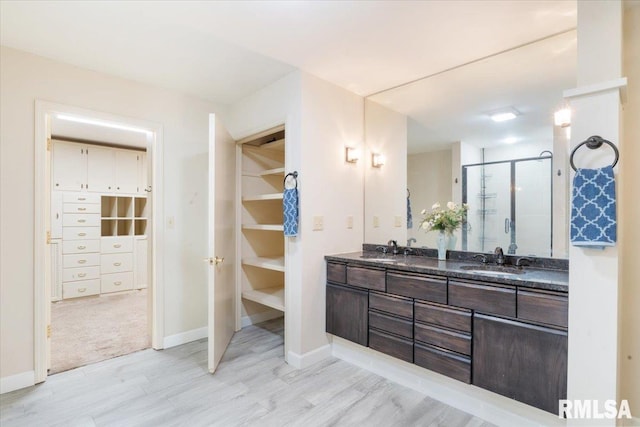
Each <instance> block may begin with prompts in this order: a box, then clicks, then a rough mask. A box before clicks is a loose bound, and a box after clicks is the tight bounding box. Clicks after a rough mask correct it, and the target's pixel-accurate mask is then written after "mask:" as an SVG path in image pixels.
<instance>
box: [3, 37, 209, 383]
mask: <svg viewBox="0 0 640 427" xmlns="http://www.w3.org/2000/svg"><path fill="white" fill-rule="evenodd" d="M0 67H1V68H0V87H1V88H2V97H1V104H0V122H1V123H2V127H1V130H0V141H1V143H0V162H1V168H0V174H1V176H0V189H1V199H0V200H1V205H0V235H1V236H2V240H1V242H0V328H1V334H0V376H1V377H2V378H5V377H9V376H14V375H18V374H21V373H24V372H29V371H32V370H33V369H34V358H33V357H34V354H33V351H34V350H33V348H34V336H33V329H34V324H33V317H34V300H33V298H34V276H33V267H34V260H33V257H34V242H33V239H34V215H33V210H34V173H35V171H34V104H35V100H36V99H42V100H46V101H51V102H56V103H61V104H67V105H72V106H76V107H82V108H86V109H90V110H95V111H102V112H107V113H111V114H115V115H120V116H126V117H132V118H137V119H143V120H147V121H150V122H155V123H160V124H162V125H163V130H164V159H165V161H164V185H165V191H164V213H165V216H173V217H175V228H174V229H167V230H165V235H164V236H165V240H164V242H165V246H164V248H163V249H162V250H163V251H164V254H163V256H164V260H165V262H164V265H163V266H160V272H161V274H164V283H165V301H166V304H165V318H164V330H165V335H166V336H171V335H175V334H179V333H182V332H185V331H189V330H193V329H198V328H201V327H203V326H205V325H206V310H207V305H206V304H204V303H203V301H206V296H207V283H206V278H207V267H206V265H205V264H204V263H203V262H202V259H203V258H204V257H206V256H207V235H206V233H205V232H203V230H206V229H207V169H208V167H207V153H208V114H209V113H211V112H216V111H220V110H221V108H220V107H219V106H217V105H215V104H213V103H211V102H208V101H204V100H201V99H198V98H195V97H192V96H185V95H182V94H179V93H177V92H174V91H169V90H164V89H160V88H155V87H152V86H149V85H145V84H141V83H137V82H134V81H129V80H124V79H121V78H117V77H112V76H109V75H106V74H102V73H97V72H93V71H89V70H85V69H81V68H77V67H73V66H70V65H66V64H63V63H60V62H56V61H52V60H48V59H45V58H42V57H38V56H35V55H31V54H27V53H24V52H20V51H17V50H13V49H9V48H5V47H2V48H1V50H0Z"/></svg>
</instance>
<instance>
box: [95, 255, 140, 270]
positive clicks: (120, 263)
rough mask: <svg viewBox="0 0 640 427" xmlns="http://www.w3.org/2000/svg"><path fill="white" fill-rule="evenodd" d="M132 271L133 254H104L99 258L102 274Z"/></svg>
mask: <svg viewBox="0 0 640 427" xmlns="http://www.w3.org/2000/svg"><path fill="white" fill-rule="evenodd" d="M132 270H133V254H132V253H128V254H106V255H102V256H101V257H100V271H101V272H102V274H108V273H121V272H123V271H132Z"/></svg>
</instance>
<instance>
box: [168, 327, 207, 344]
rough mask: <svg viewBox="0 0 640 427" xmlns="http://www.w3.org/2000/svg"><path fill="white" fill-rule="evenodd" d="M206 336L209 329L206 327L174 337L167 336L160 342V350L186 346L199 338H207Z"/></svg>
mask: <svg viewBox="0 0 640 427" xmlns="http://www.w3.org/2000/svg"><path fill="white" fill-rule="evenodd" d="M208 335H209V329H208V328H207V327H206V326H204V327H202V328H198V329H191V330H190V331H185V332H181V333H179V334H175V335H169V336H168V337H164V339H163V340H162V344H163V346H162V348H171V347H175V346H177V345H182V344H186V343H188V342H191V341H195V340H199V339H201V338H207V336H208Z"/></svg>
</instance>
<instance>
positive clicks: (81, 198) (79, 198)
mask: <svg viewBox="0 0 640 427" xmlns="http://www.w3.org/2000/svg"><path fill="white" fill-rule="evenodd" d="M78 200H80V201H85V200H87V198H86V197H78Z"/></svg>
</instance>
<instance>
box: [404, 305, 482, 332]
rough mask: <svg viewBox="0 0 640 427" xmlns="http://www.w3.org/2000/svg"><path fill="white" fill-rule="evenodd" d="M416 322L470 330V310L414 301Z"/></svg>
mask: <svg viewBox="0 0 640 427" xmlns="http://www.w3.org/2000/svg"><path fill="white" fill-rule="evenodd" d="M415 313H416V322H424V323H431V324H434V325H439V326H444V327H445V328H451V329H457V330H459V331H465V332H471V310H465V309H462V308H454V307H449V306H446V305H440V304H428V303H423V302H419V301H416V304H415Z"/></svg>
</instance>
